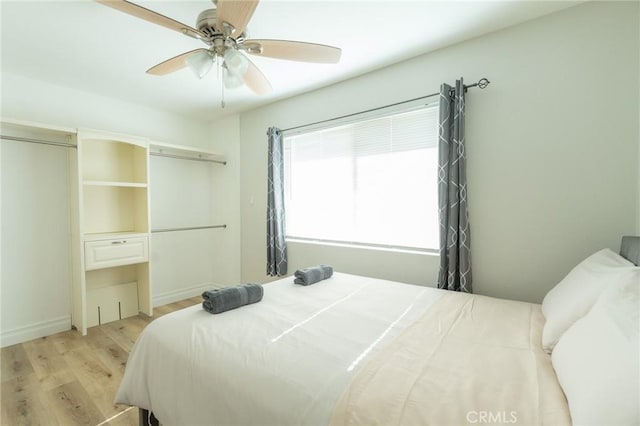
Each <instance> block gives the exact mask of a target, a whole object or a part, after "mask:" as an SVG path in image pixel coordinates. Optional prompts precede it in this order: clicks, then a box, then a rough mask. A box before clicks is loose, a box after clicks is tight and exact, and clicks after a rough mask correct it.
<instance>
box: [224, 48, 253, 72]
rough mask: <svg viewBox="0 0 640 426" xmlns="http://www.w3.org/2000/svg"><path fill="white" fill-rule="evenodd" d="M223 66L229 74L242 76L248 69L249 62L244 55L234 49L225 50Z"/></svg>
mask: <svg viewBox="0 0 640 426" xmlns="http://www.w3.org/2000/svg"><path fill="white" fill-rule="evenodd" d="M224 64H225V66H226V68H227V70H229V72H230V73H231V74H235V75H237V76H242V75H244V73H246V72H247V69H248V68H249V61H248V60H247V58H245V57H244V55H243V54H242V53H240V52H238V51H237V50H235V49H231V48H230V49H227V50H225V52H224Z"/></svg>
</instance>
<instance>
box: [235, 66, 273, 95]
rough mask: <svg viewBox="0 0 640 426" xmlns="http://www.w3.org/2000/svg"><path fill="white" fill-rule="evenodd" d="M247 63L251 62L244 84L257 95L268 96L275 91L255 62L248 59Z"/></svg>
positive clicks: (245, 74)
mask: <svg viewBox="0 0 640 426" xmlns="http://www.w3.org/2000/svg"><path fill="white" fill-rule="evenodd" d="M247 61H248V62H249V68H247V71H246V72H245V73H244V75H243V76H242V79H243V80H244V84H246V85H247V87H248V88H249V89H251V90H252V91H253V93H255V94H256V95H266V94H267V93H269V92H271V90H273V89H272V88H271V83H269V80H267V77H265V76H264V74H262V71H260V70H259V69H258V67H256V65H255V64H254V63H253V62H251V61H250V60H249V59H247Z"/></svg>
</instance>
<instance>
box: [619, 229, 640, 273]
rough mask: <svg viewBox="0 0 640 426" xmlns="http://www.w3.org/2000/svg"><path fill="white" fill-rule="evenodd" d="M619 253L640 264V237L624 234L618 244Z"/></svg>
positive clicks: (635, 263)
mask: <svg viewBox="0 0 640 426" xmlns="http://www.w3.org/2000/svg"><path fill="white" fill-rule="evenodd" d="M620 255H621V256H622V257H624V258H625V259H627V260H629V261H631V262H633V263H634V265H639V266H640V237H632V236H624V237H622V245H621V246H620Z"/></svg>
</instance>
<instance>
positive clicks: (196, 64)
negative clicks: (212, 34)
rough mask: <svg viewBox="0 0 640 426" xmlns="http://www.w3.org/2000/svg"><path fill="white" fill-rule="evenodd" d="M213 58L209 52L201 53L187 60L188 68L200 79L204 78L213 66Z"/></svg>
mask: <svg viewBox="0 0 640 426" xmlns="http://www.w3.org/2000/svg"><path fill="white" fill-rule="evenodd" d="M213 59H214V58H213V56H212V55H211V54H210V53H209V52H203V51H199V52H196V53H194V54H193V55H191V56H189V57H188V58H187V59H186V61H185V62H186V63H187V66H188V67H189V69H191V71H193V73H194V74H195V75H196V77H198V78H200V79H201V78H203V77H204V76H205V75H207V73H208V72H209V71H210V70H211V67H212V66H213Z"/></svg>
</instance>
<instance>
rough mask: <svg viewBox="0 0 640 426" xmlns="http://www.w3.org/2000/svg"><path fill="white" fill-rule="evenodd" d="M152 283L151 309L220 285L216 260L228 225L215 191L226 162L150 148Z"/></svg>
mask: <svg viewBox="0 0 640 426" xmlns="http://www.w3.org/2000/svg"><path fill="white" fill-rule="evenodd" d="M149 160H150V180H151V182H152V185H151V187H150V199H151V247H152V248H151V250H152V253H151V279H152V281H153V293H154V296H153V304H154V305H155V306H158V305H164V304H166V303H171V302H174V301H177V300H182V299H185V298H188V297H191V296H193V295H197V294H200V293H202V292H203V291H204V290H206V289H210V288H212V287H215V286H217V285H218V283H219V281H220V277H219V272H218V271H216V269H215V262H214V260H215V256H216V254H217V253H219V251H220V236H221V233H224V232H225V228H226V222H225V221H223V220H222V219H221V216H222V215H221V214H220V213H219V207H220V197H219V195H218V194H216V192H215V190H214V180H215V177H216V176H218V175H217V174H216V173H217V172H219V171H220V169H221V168H224V167H225V166H224V165H225V164H226V162H225V160H224V158H222V157H221V156H220V155H218V154H215V153H213V152H205V151H202V150H194V149H188V148H186V147H178V146H175V145H168V144H161V143H157V142H151V145H150V157H149Z"/></svg>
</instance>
